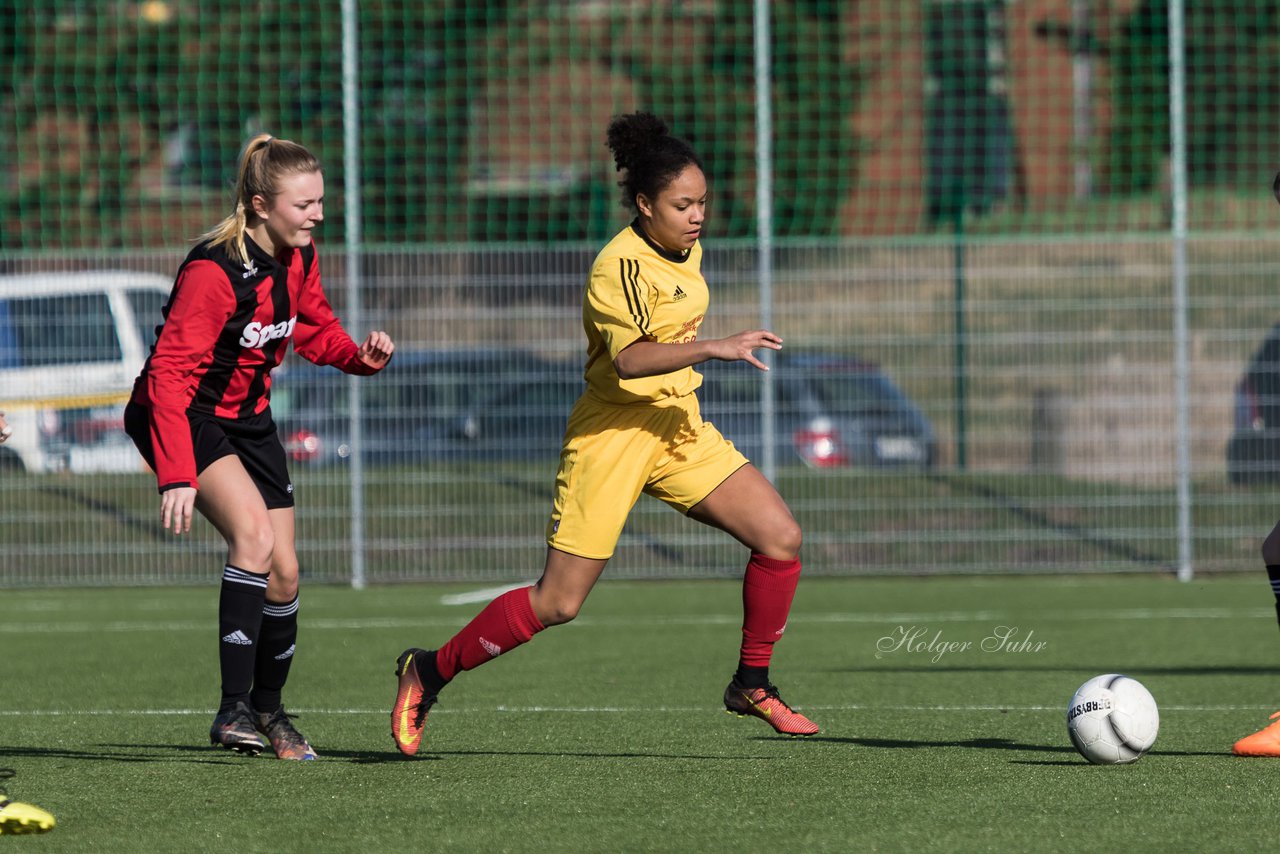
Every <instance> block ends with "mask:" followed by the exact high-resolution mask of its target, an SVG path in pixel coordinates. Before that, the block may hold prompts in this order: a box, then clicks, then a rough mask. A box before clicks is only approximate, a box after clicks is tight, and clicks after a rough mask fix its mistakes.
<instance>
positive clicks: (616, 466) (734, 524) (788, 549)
mask: <svg viewBox="0 0 1280 854" xmlns="http://www.w3.org/2000/svg"><path fill="white" fill-rule="evenodd" d="M608 144H609V148H610V149H611V150H612V151H613V154H614V160H615V162H616V163H617V166H618V169H619V170H621V171H623V172H624V174H625V177H624V179H623V181H622V182H621V186H622V188H623V191H624V197H625V201H626V203H627V205H628V206H630V207H633V208H634V210H635V213H636V218H635V220H634V221H633V222H632V223H631V224H630V225H629V226H627V228H625V229H623V230H622V231H621V232H620V233H619V234H618V235H617V236H616V237H614V238H613V240H612V241H610V242H609V244H608V245H607V246H605V247H604V249H603V250H601V252H600V254H599V255H598V256H597V257H596V260H595V263H594V264H593V265H592V268H591V275H590V278H589V280H588V282H587V290H586V295H585V297H584V298H583V308H582V319H583V326H584V327H585V329H586V333H587V366H586V372H585V377H586V382H587V385H586V390H585V391H584V392H583V394H582V396H581V398H579V400H578V402H577V404H576V405H575V406H574V408H573V412H572V413H571V414H570V416H569V421H568V425H567V428H566V430H565V440H564V447H563V449H562V451H561V454H560V470H559V473H558V474H557V476H556V495H555V504H554V509H553V511H552V515H551V519H550V522H549V523H548V525H547V545H548V549H547V559H546V565H545V567H544V569H543V573H542V577H541V578H540V579H539V580H538V582H537V583H536V584H534V585H532V586H531V587H523V588H520V589H517V590H512V591H509V592H507V593H504V594H502V595H501V596H499V597H498V598H497V599H494V600H493V601H492V602H490V603H489V605H488V606H486V607H485V608H484V610H482V611H481V612H480V614H478V615H477V616H476V617H475V618H474V619H473V620H472V621H471V622H470V623H469V624H467V626H466V627H464V628H463V629H462V630H461V631H460V632H458V633H457V634H456V635H454V637H453V638H452V639H450V640H449V641H448V642H447V643H445V644H444V646H442V647H440V648H439V649H437V650H424V649H418V648H416V647H415V648H410V649H407V650H405V651H404V652H403V653H401V655H400V657H399V659H398V660H397V662H396V665H397V666H396V675H397V676H398V677H399V687H398V690H397V695H396V700H395V706H394V708H393V709H392V712H391V730H392V735H393V736H394V738H395V741H396V746H397V747H398V748H399V749H400V751H401V752H402V753H405V754H407V755H412V754H414V753H416V752H417V751H418V748H419V746H420V745H421V742H422V731H423V728H424V727H425V725H426V720H427V714H428V712H429V711H430V709H431V706H432V705H433V704H434V703H435V702H436V697H437V695H438V694H439V692H440V690H441V689H442V688H443V687H444V686H445V685H446V684H448V683H449V681H450V680H452V679H453V678H454V677H455V676H456V675H457V674H458V673H460V672H461V671H463V670H470V669H472V668H474V667H478V666H479V665H481V664H483V663H485V662H486V661H489V660H490V659H493V658H495V657H497V656H499V655H501V654H503V653H505V652H508V651H510V650H511V649H512V648H514V647H516V646H519V645H520V644H523V643H525V642H526V641H528V640H529V639H530V638H532V637H533V636H534V634H536V633H537V632H540V631H542V629H544V628H546V627H547V626H553V625H559V624H561V623H567V622H569V621H570V620H572V619H573V618H574V617H575V616H577V614H578V610H579V609H580V608H581V607H582V603H583V602H584V601H586V598H587V594H589V593H590V592H591V588H592V587H593V586H594V585H595V583H596V580H597V579H598V578H599V577H600V574H601V572H603V571H604V567H605V564H606V563H608V561H609V558H610V557H612V555H613V551H614V547H615V546H616V544H617V541H618V537H619V535H620V534H621V532H622V526H623V524H624V523H625V521H626V518H627V515H628V514H629V513H630V511H631V508H632V506H633V505H634V504H635V502H636V500H637V499H638V498H639V497H640V493H641V492H644V493H647V494H649V495H651V496H653V497H655V498H657V499H659V500H661V501H663V502H665V503H666V504H668V505H670V506H671V507H674V508H675V509H677V510H679V511H681V512H682V513H686V514H688V515H689V516H691V517H693V518H694V519H697V520H698V521H700V522H703V523H705V524H708V525H711V526H713V527H716V528H720V529H722V530H724V531H727V532H728V533H729V534H731V535H732V536H733V537H734V538H736V539H737V540H738V541H739V542H741V543H742V544H743V545H745V546H746V547H747V548H749V549H750V551H751V556H750V559H749V560H748V562H747V567H746V571H745V574H744V578H743V591H742V601H743V624H742V647H741V652H740V655H739V662H738V669H737V672H736V673H735V674H734V676H733V679H732V681H730V683H729V686H728V688H726V689H725V694H724V704H725V708H726V709H727V710H728V711H730V712H735V713H737V714H739V715H751V716H754V717H758V718H760V719H762V720H764V721H765V722H766V723H768V724H769V725H770V726H772V727H773V728H774V729H775V730H776V731H777V732H779V733H783V734H786V735H811V734H813V733H816V732H817V731H818V727H817V725H816V724H814V723H813V722H812V721H810V720H809V719H808V718H806V717H805V716H804V715H802V714H800V713H799V712H796V711H795V710H793V709H791V708H790V707H789V706H788V705H787V704H786V703H784V702H783V701H782V698H781V697H780V696H779V695H778V690H777V688H775V687H774V686H773V684H772V683H771V682H770V680H769V661H770V657H771V655H772V652H773V644H774V643H775V642H776V641H777V640H778V639H779V638H780V637H781V636H782V632H783V629H784V628H785V626H786V622H787V614H788V613H789V611H790V609H791V600H792V598H793V596H794V595H795V590H796V583H797V582H798V580H799V577H800V561H799V551H800V526H799V525H798V524H797V523H796V521H795V519H794V517H792V515H791V511H790V509H789V508H788V507H787V505H786V503H785V502H784V501H783V500H782V497H781V496H780V495H779V494H778V492H777V490H775V489H774V487H773V485H772V484H771V483H769V481H768V480H767V479H766V478H765V477H764V476H763V475H762V474H761V473H760V472H759V470H758V469H756V467H755V466H753V465H752V464H751V463H750V462H748V460H747V458H746V457H744V456H743V455H742V454H741V453H740V452H739V451H738V450H737V449H736V448H734V446H733V444H732V443H731V442H729V441H728V440H727V439H725V438H724V437H723V436H721V435H720V432H719V431H718V430H716V428H715V427H714V426H712V425H711V424H709V423H707V422H705V421H703V420H702V418H701V416H700V415H699V411H698V400H697V397H696V395H695V393H694V392H695V390H696V389H697V388H698V386H699V385H700V384H701V382H702V377H701V375H700V374H698V373H697V372H696V371H694V369H693V366H694V365H697V364H699V363H701V362H705V361H708V360H711V359H720V360H723V361H734V360H742V361H746V362H749V363H751V364H752V365H754V366H756V367H757V368H759V369H761V370H768V368H767V367H766V366H765V365H764V363H763V362H761V361H760V360H759V359H758V358H757V357H756V356H755V355H754V351H756V350H759V349H772V350H777V349H780V348H781V347H782V339H781V338H779V337H778V336H777V335H774V334H773V333H772V332H769V331H767V330H752V331H748V332H739V333H738V334H736V335H731V336H729V337H727V338H719V339H710V340H703V339H699V337H698V329H699V327H700V326H701V324H702V320H703V317H704V316H705V315H706V311H707V303H708V292H707V283H706V281H705V280H704V279H703V278H702V273H701V272H700V269H699V268H700V265H701V261H702V246H701V245H700V244H699V242H698V238H699V237H700V236H701V234H702V228H703V222H704V219H705V216H706V205H707V181H706V177H705V175H704V174H703V170H702V164H701V162H700V161H699V159H698V157H697V155H696V154H695V153H694V151H693V149H692V148H691V147H690V146H689V144H688V143H687V142H685V141H684V140H682V139H679V138H678V137H675V136H672V135H671V134H670V133H669V132H668V129H667V126H666V124H665V123H664V122H663V121H662V120H661V119H659V118H657V117H656V116H653V115H651V114H648V113H633V114H629V115H625V116H620V117H618V118H615V119H614V120H613V122H611V123H610V125H609V130H608Z"/></svg>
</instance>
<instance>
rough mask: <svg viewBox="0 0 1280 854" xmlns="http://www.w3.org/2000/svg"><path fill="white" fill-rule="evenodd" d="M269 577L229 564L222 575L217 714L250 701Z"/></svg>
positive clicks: (219, 603) (265, 574) (219, 601)
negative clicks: (220, 698) (218, 703)
mask: <svg viewBox="0 0 1280 854" xmlns="http://www.w3.org/2000/svg"><path fill="white" fill-rule="evenodd" d="M270 575H271V574H270V573H262V574H259V573H256V572H249V571H248V570H244V569H240V568H239V567H234V566H232V565H231V564H227V567H226V569H225V570H223V572H222V593H221V596H219V598H218V637H219V639H220V640H219V642H218V661H219V664H220V665H221V669H222V704H221V706H219V711H226V710H227V709H229V708H231V707H232V706H234V705H235V704H236V703H238V702H244V703H248V702H249V688H250V687H251V686H252V685H253V665H254V659H255V658H256V657H257V652H258V651H257V649H256V647H257V645H258V631H259V629H260V628H261V627H262V603H263V602H265V601H266V598H267V579H268V578H269V577H270Z"/></svg>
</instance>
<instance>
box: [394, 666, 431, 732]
mask: <svg viewBox="0 0 1280 854" xmlns="http://www.w3.org/2000/svg"><path fill="white" fill-rule="evenodd" d="M418 653H423V654H426V650H422V649H413V648H411V649H406V650H405V651H404V652H402V653H400V657H399V658H397V659H396V676H399V677H400V687H399V689H398V690H397V691H396V704H395V706H394V707H393V708H392V709H391V736H392V738H394V739H395V741H396V747H397V748H399V750H400V752H401V753H403V754H404V755H405V756H413V755H414V754H415V753H417V752H418V748H419V747H421V746H422V730H423V729H425V728H426V725H427V713H428V712H430V711H431V707H432V706H434V705H435V703H436V695H435V694H431V695H428V694H427V693H426V690H425V689H424V688H423V686H422V677H421V676H420V675H419V674H418V663H417V661H416V656H417V654H418Z"/></svg>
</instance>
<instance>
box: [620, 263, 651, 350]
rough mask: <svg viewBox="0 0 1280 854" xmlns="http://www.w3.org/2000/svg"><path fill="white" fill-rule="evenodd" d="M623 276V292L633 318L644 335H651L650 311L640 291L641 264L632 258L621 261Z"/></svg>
mask: <svg viewBox="0 0 1280 854" xmlns="http://www.w3.org/2000/svg"><path fill="white" fill-rule="evenodd" d="M619 265H620V266H619V269H620V271H621V274H622V291H623V293H624V294H625V296H626V298H627V308H628V309H629V310H630V311H631V318H632V319H633V320H634V321H635V322H636V326H637V327H639V329H640V331H641V332H643V333H644V334H646V335H647V334H649V310H648V307H647V306H646V305H645V304H644V299H643V297H642V295H641V291H640V262H639V261H635V260H633V259H631V258H622V259H619Z"/></svg>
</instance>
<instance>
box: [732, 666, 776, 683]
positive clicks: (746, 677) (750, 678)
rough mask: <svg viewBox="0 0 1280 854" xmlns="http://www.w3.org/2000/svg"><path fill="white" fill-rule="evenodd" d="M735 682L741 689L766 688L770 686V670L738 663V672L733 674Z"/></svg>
mask: <svg viewBox="0 0 1280 854" xmlns="http://www.w3.org/2000/svg"><path fill="white" fill-rule="evenodd" d="M733 681H734V684H736V685H737V686H738V687H739V688H764V687H767V686H768V684H769V668H767V667H752V666H750V665H747V664H743V663H742V662H738V672H737V673H735V674H733Z"/></svg>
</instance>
